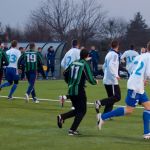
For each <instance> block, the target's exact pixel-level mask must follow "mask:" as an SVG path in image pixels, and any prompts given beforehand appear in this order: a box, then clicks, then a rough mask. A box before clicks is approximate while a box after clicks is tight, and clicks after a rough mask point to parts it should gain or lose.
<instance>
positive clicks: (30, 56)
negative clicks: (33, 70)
mask: <svg viewBox="0 0 150 150" xmlns="http://www.w3.org/2000/svg"><path fill="white" fill-rule="evenodd" d="M27 62H36V55H35V54H27Z"/></svg>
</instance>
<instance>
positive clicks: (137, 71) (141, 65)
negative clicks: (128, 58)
mask: <svg viewBox="0 0 150 150" xmlns="http://www.w3.org/2000/svg"><path fill="white" fill-rule="evenodd" d="M143 67H144V63H143V62H141V63H140V66H139V67H138V68H137V70H136V71H135V74H136V75H139V76H140V75H141V70H142V69H143Z"/></svg>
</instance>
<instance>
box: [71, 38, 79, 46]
mask: <svg viewBox="0 0 150 150" xmlns="http://www.w3.org/2000/svg"><path fill="white" fill-rule="evenodd" d="M77 45H78V40H76V39H74V40H72V47H75V46H77Z"/></svg>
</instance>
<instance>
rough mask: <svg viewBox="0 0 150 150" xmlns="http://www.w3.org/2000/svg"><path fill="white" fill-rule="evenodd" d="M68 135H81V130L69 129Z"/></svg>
mask: <svg viewBox="0 0 150 150" xmlns="http://www.w3.org/2000/svg"><path fill="white" fill-rule="evenodd" d="M68 135H81V134H80V133H79V131H73V130H69V131H68Z"/></svg>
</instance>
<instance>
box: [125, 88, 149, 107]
mask: <svg viewBox="0 0 150 150" xmlns="http://www.w3.org/2000/svg"><path fill="white" fill-rule="evenodd" d="M147 101H149V99H148V97H147V95H146V93H145V92H144V93H143V94H139V93H135V91H133V90H129V89H128V93H127V96H126V100H125V102H126V104H127V105H128V106H131V107H136V105H137V104H138V103H145V102H147Z"/></svg>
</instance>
